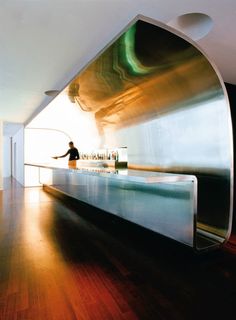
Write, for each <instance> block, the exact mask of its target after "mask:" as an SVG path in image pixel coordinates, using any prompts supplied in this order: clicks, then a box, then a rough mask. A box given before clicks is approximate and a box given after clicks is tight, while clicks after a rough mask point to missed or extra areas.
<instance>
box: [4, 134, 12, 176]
mask: <svg viewBox="0 0 236 320" xmlns="http://www.w3.org/2000/svg"><path fill="white" fill-rule="evenodd" d="M10 176H11V137H8V136H4V137H3V177H4V178H9V177H10Z"/></svg>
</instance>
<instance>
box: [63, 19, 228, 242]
mask: <svg viewBox="0 0 236 320" xmlns="http://www.w3.org/2000/svg"><path fill="white" fill-rule="evenodd" d="M157 24H158V23H156V22H154V21H151V20H150V19H147V18H144V17H141V18H137V21H135V22H134V23H133V24H132V25H131V26H130V27H129V28H128V29H127V30H126V31H125V32H124V33H123V34H122V35H121V36H120V37H119V38H117V39H116V41H114V42H113V43H112V44H111V45H110V46H108V47H107V48H106V49H105V50H104V51H103V53H102V54H100V55H99V56H98V57H96V59H95V60H94V61H93V62H92V63H90V64H89V65H88V66H87V67H86V68H85V69H84V71H83V72H81V73H80V74H79V75H78V77H76V78H75V79H74V80H73V81H72V82H71V83H70V85H69V86H68V89H67V91H68V94H69V96H70V99H71V101H74V102H76V103H77V104H78V107H79V108H81V109H82V110H84V111H85V112H92V113H93V114H94V116H95V119H96V125H97V127H98V129H99V133H100V137H101V146H102V145H106V146H108V147H117V146H126V147H127V150H128V163H129V168H135V169H144V170H156V171H164V172H175V173H188V174H193V175H196V176H197V178H198V188H199V190H198V195H199V197H198V215H197V221H198V230H199V232H200V233H202V234H203V236H204V237H205V236H207V237H208V236H209V237H210V238H211V237H212V236H213V237H214V238H215V239H217V241H218V242H223V241H225V239H227V238H228V236H229V233H230V229H231V223H232V205H233V204H232V192H233V145H232V132H231V131H232V128H231V116H230V111H229V106H228V99H227V96H226V91H225V88H224V84H223V81H222V80H221V78H220V76H219V73H218V71H217V70H216V68H215V67H214V66H213V65H212V63H210V62H209V60H208V59H207V58H206V57H205V55H204V54H203V53H202V52H201V51H200V50H199V49H198V48H197V47H196V46H195V45H193V44H192V43H190V42H189V41H187V40H186V39H183V38H182V37H183V36H181V37H180V36H178V35H176V34H174V33H173V32H170V31H172V30H171V29H169V30H170V31H169V30H167V29H168V28H167V27H164V26H163V25H161V27H160V26H158V25H157ZM201 230H202V232H201Z"/></svg>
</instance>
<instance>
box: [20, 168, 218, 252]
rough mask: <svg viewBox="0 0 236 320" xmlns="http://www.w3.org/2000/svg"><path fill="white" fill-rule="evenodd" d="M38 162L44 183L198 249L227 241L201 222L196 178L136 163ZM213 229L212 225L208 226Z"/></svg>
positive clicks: (40, 177)
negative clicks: (76, 164)
mask: <svg viewBox="0 0 236 320" xmlns="http://www.w3.org/2000/svg"><path fill="white" fill-rule="evenodd" d="M28 166H30V167H36V168H38V170H39V179H40V183H41V184H42V185H46V186H48V187H49V188H52V189H56V190H57V191H59V192H62V193H63V194H66V195H69V196H70V197H73V198H75V199H77V200H79V201H82V202H85V203H87V204H90V205H92V206H94V207H97V208H99V209H102V210H104V211H106V212H108V213H111V214H114V215H117V216H119V217H121V218H123V219H126V220H128V221H131V222H133V223H136V224H138V225H141V226H143V227H145V228H147V229H150V230H152V231H155V232H157V233H159V234H162V235H164V236H166V237H169V238H171V239H174V240H176V241H179V242H181V243H183V244H185V245H187V246H190V247H192V248H194V249H196V250H205V249H209V248H213V247H217V246H219V245H220V244H221V243H223V242H224V239H221V238H220V237H218V236H215V235H214V233H211V232H210V231H206V230H201V229H200V228H199V226H198V223H197V178H196V177H195V176H194V175H187V174H186V175H185V174H172V173H164V172H152V171H143V170H131V169H115V168H111V167H108V168H104V167H100V166H93V167H92V166H79V167H78V168H76V169H69V168H65V167H64V168H62V167H56V166H51V165H46V164H26V167H28ZM209 230H210V228H209Z"/></svg>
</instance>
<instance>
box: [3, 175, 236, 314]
mask: <svg viewBox="0 0 236 320" xmlns="http://www.w3.org/2000/svg"><path fill="white" fill-rule="evenodd" d="M0 196H1V198H0V199H1V200H0V201H1V213H0V319H1V320H14V319H16V320H18V319H23V320H28V319H32V320H41V319H43V320H44V319H49V320H51V319H53V320H54V319H55V320H61V319H63V320H73V319H79V320H83V319H91V320H96V319H101V320H106V319H109V320H110V319H114V320H119V319H127V320H128V319H129V320H130V319H132V320H133V319H141V320H146V319H150V320H156V319H181V320H183V319H213V317H214V319H233V318H235V314H236V310H235V301H236V251H235V242H234V241H235V239H234V236H233V237H232V239H231V240H232V241H231V242H230V243H229V245H228V246H227V247H226V248H225V249H223V250H220V251H215V252H212V253H208V254H204V255H196V254H193V253H192V251H191V250H189V249H187V248H186V247H184V246H183V245H179V244H178V243H176V242H173V241H171V240H169V239H166V238H163V237H161V236H158V235H156V234H154V233H152V232H150V231H147V230H145V229H142V228H141V227H138V226H135V225H132V224H131V223H127V222H124V221H121V220H119V219H117V218H115V217H112V216H111V215H107V214H105V213H103V212H101V211H99V210H97V209H94V208H92V211H93V212H92V213H89V209H90V210H91V207H88V206H85V205H82V204H81V206H79V207H77V209H76V210H75V208H73V207H72V206H71V205H70V206H69V205H67V206H66V205H65V204H63V203H62V202H60V201H59V200H57V199H56V198H53V197H52V196H51V195H49V194H48V193H45V192H44V191H43V190H42V189H40V188H26V189H24V188H22V187H20V186H19V185H18V184H17V183H16V182H15V181H9V180H8V181H5V189H4V191H3V192H2V193H0ZM234 311H235V312H234ZM233 313H235V314H234V316H233Z"/></svg>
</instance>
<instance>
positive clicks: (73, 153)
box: [66, 148, 79, 160]
mask: <svg viewBox="0 0 236 320" xmlns="http://www.w3.org/2000/svg"><path fill="white" fill-rule="evenodd" d="M68 154H69V155H70V157H69V160H78V159H79V152H78V149H77V148H71V149H69V150H68V151H67V153H66V155H68Z"/></svg>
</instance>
